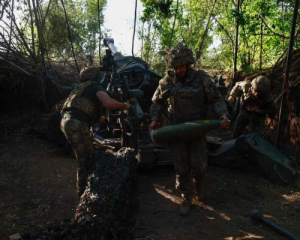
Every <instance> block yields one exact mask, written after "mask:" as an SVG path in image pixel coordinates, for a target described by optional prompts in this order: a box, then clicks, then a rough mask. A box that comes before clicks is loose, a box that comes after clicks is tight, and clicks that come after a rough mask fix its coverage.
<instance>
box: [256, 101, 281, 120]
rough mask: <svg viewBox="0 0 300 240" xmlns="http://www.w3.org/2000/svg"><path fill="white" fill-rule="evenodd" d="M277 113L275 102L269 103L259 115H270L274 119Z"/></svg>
mask: <svg viewBox="0 0 300 240" xmlns="http://www.w3.org/2000/svg"><path fill="white" fill-rule="evenodd" d="M276 112H277V107H276V104H275V101H274V100H270V101H268V102H267V103H266V104H265V105H264V106H263V107H262V108H261V109H260V111H259V115H262V116H265V115H269V117H270V118H274V117H275V114H276Z"/></svg>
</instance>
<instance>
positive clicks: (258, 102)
mask: <svg viewBox="0 0 300 240" xmlns="http://www.w3.org/2000/svg"><path fill="white" fill-rule="evenodd" d="M238 97H241V100H240V101H241V108H240V113H239V115H238V116H237V119H236V121H235V126H234V130H233V138H237V137H239V136H240V135H242V134H243V131H244V130H245V128H246V126H247V125H248V124H249V123H252V125H254V126H255V125H256V126H258V124H259V118H260V117H261V116H263V117H265V116H266V115H268V116H269V117H270V118H273V117H274V116H275V114H276V111H277V109H276V105H275V102H274V100H273V98H272V97H271V95H270V81H269V79H268V78H267V77H264V76H258V77H256V78H255V79H254V80H253V81H252V82H251V81H245V82H238V83H237V84H236V85H235V86H234V87H233V89H232V90H231V92H230V96H229V98H228V100H229V101H231V102H232V103H235V101H236V99H237V98H238Z"/></svg>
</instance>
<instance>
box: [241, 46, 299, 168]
mask: <svg viewBox="0 0 300 240" xmlns="http://www.w3.org/2000/svg"><path fill="white" fill-rule="evenodd" d="M285 64H286V59H283V60H282V61H281V62H280V63H278V64H277V65H276V66H274V67H272V68H269V69H265V70H262V71H258V72H256V73H255V74H251V75H243V76H242V75H240V76H239V79H238V81H241V80H243V79H245V80H252V79H254V78H255V77H257V76H259V75H264V76H266V77H268V78H269V80H270V83H271V94H272V96H273V97H274V99H277V98H278V97H279V95H280V94H281V93H282V91H283V85H284V72H285V70H284V69H285ZM299 81H300V49H297V50H295V51H294V52H293V58H292V62H291V67H290V77H289V82H290V83H289V86H292V87H290V88H289V91H288V99H287V98H286V96H285V97H284V105H283V108H282V110H283V118H282V126H283V129H282V130H281V131H280V133H279V142H278V143H279V147H280V150H281V151H282V152H283V153H285V155H286V156H287V157H290V156H294V157H296V158H298V159H299V157H300V84H299V83H300V82H299ZM280 102H281V101H280V99H279V101H277V107H278V112H279V109H280ZM277 118H278V116H277ZM277 124H278V121H277V120H275V121H273V122H272V124H271V125H270V128H269V130H268V131H267V134H266V137H267V139H268V140H269V141H270V142H271V143H273V144H275V142H276V134H277ZM299 164H300V162H299Z"/></svg>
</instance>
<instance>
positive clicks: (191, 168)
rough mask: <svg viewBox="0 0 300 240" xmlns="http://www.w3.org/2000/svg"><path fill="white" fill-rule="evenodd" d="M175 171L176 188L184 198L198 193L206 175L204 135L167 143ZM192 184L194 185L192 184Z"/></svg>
mask: <svg viewBox="0 0 300 240" xmlns="http://www.w3.org/2000/svg"><path fill="white" fill-rule="evenodd" d="M169 147H170V151H171V153H172V158H173V161H174V167H175V171H176V189H177V190H179V192H180V193H181V194H182V196H183V197H184V198H190V197H192V194H193V193H194V192H196V194H197V193H198V194H200V192H201V184H202V183H203V181H204V180H205V177H206V168H207V158H208V151H207V146H206V139H205V137H202V138H199V139H196V140H192V141H176V142H170V143H169ZM193 185H194V186H193Z"/></svg>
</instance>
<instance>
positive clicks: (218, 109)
mask: <svg viewBox="0 0 300 240" xmlns="http://www.w3.org/2000/svg"><path fill="white" fill-rule="evenodd" d="M204 93H205V97H206V99H207V101H208V104H209V105H212V106H213V108H214V111H215V113H216V116H217V117H218V118H219V117H220V116H222V115H227V116H228V111H227V106H226V103H225V101H224V99H223V97H222V95H221V93H220V92H219V90H218V89H217V87H216V86H215V85H214V84H213V81H212V80H211V78H210V77H209V76H208V75H207V74H205V76H204Z"/></svg>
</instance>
